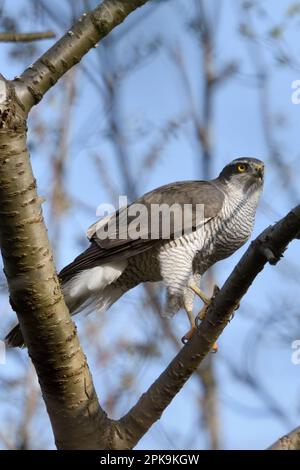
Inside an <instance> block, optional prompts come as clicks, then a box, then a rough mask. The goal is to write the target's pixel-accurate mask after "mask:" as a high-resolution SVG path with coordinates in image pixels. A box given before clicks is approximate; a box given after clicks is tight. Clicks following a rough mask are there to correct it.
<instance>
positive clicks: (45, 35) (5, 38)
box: [0, 31, 55, 42]
mask: <svg viewBox="0 0 300 470" xmlns="http://www.w3.org/2000/svg"><path fill="white" fill-rule="evenodd" d="M52 38H55V33H53V31H45V32H40V33H0V42H31V41H39V40H41V39H52Z"/></svg>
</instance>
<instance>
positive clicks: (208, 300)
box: [189, 282, 220, 353]
mask: <svg viewBox="0 0 300 470" xmlns="http://www.w3.org/2000/svg"><path fill="white" fill-rule="evenodd" d="M189 288H190V289H192V291H193V292H195V294H196V295H198V297H200V299H201V300H202V301H203V302H204V306H203V307H202V308H201V310H200V312H199V313H198V315H197V316H196V319H195V327H196V328H197V327H198V324H199V320H200V321H202V320H204V318H205V316H206V313H207V310H208V307H209V305H210V304H211V302H212V301H213V299H214V298H215V296H216V295H217V293H218V292H219V290H220V288H219V287H218V286H216V285H215V286H214V290H213V295H212V296H211V297H210V298H209V297H207V296H206V295H205V294H204V293H203V292H202V291H201V289H199V287H198V286H197V285H196V284H195V283H193V282H190V283H189ZM217 351H218V345H217V343H214V344H213V347H212V352H214V353H216V352H217Z"/></svg>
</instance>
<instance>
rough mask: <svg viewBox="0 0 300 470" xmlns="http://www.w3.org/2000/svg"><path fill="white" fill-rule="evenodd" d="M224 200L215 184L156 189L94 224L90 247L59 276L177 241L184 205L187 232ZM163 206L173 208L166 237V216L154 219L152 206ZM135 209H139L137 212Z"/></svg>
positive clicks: (210, 215)
mask: <svg viewBox="0 0 300 470" xmlns="http://www.w3.org/2000/svg"><path fill="white" fill-rule="evenodd" d="M223 200H224V193H223V191H222V190H221V189H220V187H218V185H217V183H216V182H215V181H181V182H177V183H171V184H167V185H165V186H161V187H160V188H157V189H154V190H153V191H150V192H149V193H147V194H145V195H144V196H142V197H141V198H139V199H138V200H137V201H135V203H133V204H130V205H129V206H127V207H124V208H122V209H120V210H118V211H117V212H115V213H114V214H111V215H109V216H107V217H105V218H103V219H101V220H100V221H98V222H96V223H95V224H93V225H92V226H91V227H90V228H89V229H88V231H87V235H88V238H89V240H90V242H91V244H90V246H89V248H88V249H87V250H86V251H84V252H83V253H82V254H80V255H79V256H78V257H77V258H76V259H75V260H74V261H73V262H72V263H71V264H69V265H68V266H66V268H64V269H63V270H62V271H61V273H60V277H61V279H62V280H63V281H64V280H65V279H66V280H67V279H70V277H72V276H73V275H74V274H76V273H77V272H79V271H81V270H83V269H89V268H92V267H94V266H97V265H100V264H104V263H108V262H111V261H119V260H121V259H126V258H129V257H131V256H134V255H136V254H139V253H142V252H144V251H147V250H149V249H150V248H152V247H153V246H155V245H158V244H160V243H162V240H165V239H169V240H172V239H175V238H178V237H179V236H181V235H182V232H177V231H176V223H175V222H176V221H177V222H178V220H181V222H182V221H183V219H182V217H183V216H182V213H183V212H182V209H183V207H184V205H189V206H185V209H187V208H188V207H189V209H190V213H189V215H190V216H189V217H188V218H187V219H188V220H185V226H184V229H185V233H187V232H189V231H190V232H191V231H194V230H196V229H197V228H199V226H201V224H202V225H203V224H205V223H206V222H207V221H208V220H211V219H212V218H214V217H215V216H216V215H217V214H218V213H219V211H220V210H221V208H222V204H223ZM137 204H140V205H141V206H137ZM162 204H164V205H165V207H171V206H173V207H172V211H170V230H169V234H167V235H168V236H167V237H166V233H165V232H163V231H162V221H164V222H165V220H163V216H160V217H159V218H158V219H157V218H155V217H154V218H153V219H152V220H151V214H153V212H151V211H153V207H154V206H153V205H156V207H157V208H158V207H159V206H160V207H161V205H162ZM196 205H198V206H196ZM200 205H202V206H200ZM143 207H144V208H146V212H145V214H142V213H139V208H141V210H142V211H143V209H142V208H143ZM201 207H203V210H204V212H203V213H202V214H201V210H200V212H199V208H200V209H201ZM150 208H151V210H150ZM136 210H138V212H137V213H136ZM141 215H142V216H143V215H144V216H145V217H142V219H140V220H142V223H141V224H140V226H139V227H138V234H137V235H136V237H135V238H132V232H131V229H136V228H137V226H136V221H137V220H138V219H137V217H139V216H141ZM199 215H200V217H199ZM201 215H202V216H201ZM180 218H181V219H180ZM155 222H156V223H155ZM157 222H158V223H157ZM106 233H109V236H108V237H107V236H106V237H105V234H106ZM153 233H155V238H153Z"/></svg>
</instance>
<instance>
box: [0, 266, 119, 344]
mask: <svg viewBox="0 0 300 470" xmlns="http://www.w3.org/2000/svg"><path fill="white" fill-rule="evenodd" d="M108 268H109V269H106V271H105V272H104V276H103V273H101V272H99V268H98V271H96V270H95V268H94V271H93V270H92V269H91V270H89V272H88V273H85V272H82V273H80V275H79V276H77V277H75V278H73V279H70V280H68V281H67V282H66V283H64V284H63V285H62V290H63V294H64V298H65V302H66V304H67V306H68V308H69V311H70V313H71V315H76V314H77V313H79V312H82V311H83V312H84V313H85V314H89V313H91V312H92V311H97V312H99V313H102V312H105V311H106V310H108V309H109V308H110V307H111V305H112V304H113V303H115V302H116V301H117V300H118V299H119V298H120V297H121V296H122V295H123V294H124V292H125V290H122V289H120V288H117V287H115V286H114V285H113V281H114V280H115V278H117V277H118V276H120V274H121V269H119V270H116V269H115V268H114V267H111V266H108ZM96 269H97V268H96ZM97 274H98V278H97ZM99 274H100V276H99ZM107 274H108V276H110V277H109V279H107ZM95 275H96V276H95ZM109 281H111V282H112V283H111V284H110V283H109ZM5 341H6V344H7V346H8V347H11V348H16V347H24V346H25V344H24V339H23V336H22V332H21V329H20V326H19V325H16V326H15V327H14V328H13V329H12V330H11V331H10V332H9V333H8V335H7V336H6V338H5Z"/></svg>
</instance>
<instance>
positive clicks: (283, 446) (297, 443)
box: [267, 426, 300, 450]
mask: <svg viewBox="0 0 300 470" xmlns="http://www.w3.org/2000/svg"><path fill="white" fill-rule="evenodd" d="M267 450H300V426H299V427H298V428H296V429H294V430H293V431H291V432H290V433H288V434H286V435H285V436H283V437H281V438H280V439H278V441H276V442H274V444H272V445H271V446H270V447H268V449H267Z"/></svg>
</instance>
